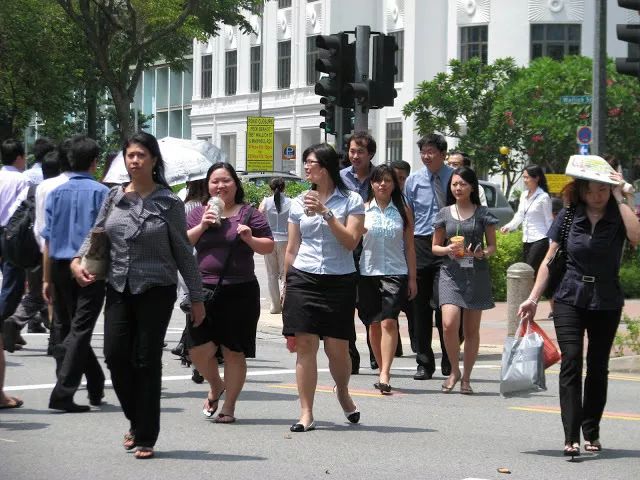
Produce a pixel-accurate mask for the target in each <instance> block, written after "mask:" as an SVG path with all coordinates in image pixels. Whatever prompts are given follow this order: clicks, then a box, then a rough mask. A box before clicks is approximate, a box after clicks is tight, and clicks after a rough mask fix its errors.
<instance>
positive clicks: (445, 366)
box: [440, 358, 451, 377]
mask: <svg viewBox="0 0 640 480" xmlns="http://www.w3.org/2000/svg"><path fill="white" fill-rule="evenodd" d="M440 370H441V371H442V375H444V376H445V377H448V376H449V375H451V363H450V362H449V360H448V359H447V360H445V359H444V358H443V359H442V363H441V364H440Z"/></svg>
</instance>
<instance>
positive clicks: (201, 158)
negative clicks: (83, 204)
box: [103, 137, 226, 185]
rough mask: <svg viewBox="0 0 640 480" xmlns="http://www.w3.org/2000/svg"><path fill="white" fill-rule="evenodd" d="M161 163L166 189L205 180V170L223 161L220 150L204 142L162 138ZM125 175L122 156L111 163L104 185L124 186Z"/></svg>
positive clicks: (223, 155) (223, 156)
mask: <svg viewBox="0 0 640 480" xmlns="http://www.w3.org/2000/svg"><path fill="white" fill-rule="evenodd" d="M158 144H159V145H160V153H162V159H163V160H164V174H165V178H166V179H167V182H168V183H169V185H179V184H181V183H185V182H188V181H191V180H200V179H202V178H205V176H206V175H207V170H209V167H210V166H211V165H213V164H214V163H216V162H224V161H226V155H225V154H224V152H222V150H220V149H219V148H218V147H216V146H215V145H213V144H212V143H210V142H207V141H206V140H186V139H182V138H173V137H165V138H161V139H160V140H158ZM128 181H129V174H128V173H127V169H126V167H125V165H124V157H123V156H122V152H120V153H118V155H117V156H116V158H114V159H113V162H112V163H111V167H110V168H109V171H108V172H107V175H106V176H105V177H104V180H103V182H104V183H124V182H128Z"/></svg>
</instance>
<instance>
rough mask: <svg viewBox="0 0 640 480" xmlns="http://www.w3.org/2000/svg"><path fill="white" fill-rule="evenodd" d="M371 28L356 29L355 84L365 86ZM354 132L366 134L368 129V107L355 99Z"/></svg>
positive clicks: (367, 76) (360, 26)
mask: <svg viewBox="0 0 640 480" xmlns="http://www.w3.org/2000/svg"><path fill="white" fill-rule="evenodd" d="M370 35H371V27H369V25H358V26H357V27H356V78H355V79H354V80H355V82H356V83H357V82H362V83H364V84H365V85H366V84H367V83H368V81H369V36H370ZM354 113H355V118H354V129H355V131H364V132H366V131H367V130H368V129H369V107H368V106H367V104H364V105H363V104H362V102H360V101H359V100H358V99H357V98H356V102H355V112H354Z"/></svg>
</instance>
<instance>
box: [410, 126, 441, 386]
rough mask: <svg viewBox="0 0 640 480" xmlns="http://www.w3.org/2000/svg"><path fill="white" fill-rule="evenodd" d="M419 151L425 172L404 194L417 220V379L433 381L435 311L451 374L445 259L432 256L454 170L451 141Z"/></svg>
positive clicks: (433, 140) (427, 140)
mask: <svg viewBox="0 0 640 480" xmlns="http://www.w3.org/2000/svg"><path fill="white" fill-rule="evenodd" d="M418 148H419V150H420V159H421V160H422V163H423V164H424V168H422V169H420V170H419V171H417V172H415V173H413V174H412V175H410V176H409V178H408V179H407V181H406V183H405V187H404V193H405V196H406V197H407V202H408V203H409V206H410V207H411V209H412V210H413V215H414V217H415V233H414V235H415V243H416V261H417V282H418V294H417V295H416V297H415V298H414V300H413V305H414V322H415V325H414V329H415V330H414V333H415V339H416V362H417V363H418V368H417V370H416V373H415V375H414V376H413V378H414V379H416V380H429V379H430V378H431V377H432V376H433V373H434V372H435V369H436V365H435V358H434V355H433V349H432V348H431V339H432V336H433V313H434V310H435V318H436V326H437V328H438V333H439V334H440V346H441V349H442V363H441V366H442V374H443V375H445V376H448V375H449V374H450V373H451V365H450V364H449V360H448V358H447V353H446V350H445V346H444V339H443V336H442V312H441V311H440V308H439V307H438V303H437V288H438V285H437V279H438V273H439V270H440V264H441V263H442V259H441V258H440V257H437V256H435V255H434V254H433V253H432V251H431V245H432V237H433V230H434V229H433V222H434V221H435V218H436V214H437V213H438V211H439V210H440V209H441V208H443V207H445V206H446V198H447V193H446V192H447V186H448V184H449V179H450V178H451V173H452V172H453V169H451V167H449V166H447V165H445V163H444V160H445V157H446V153H447V141H446V140H445V138H444V137H443V136H442V135H438V134H431V135H427V136H425V137H422V138H421V139H420V140H419V141H418Z"/></svg>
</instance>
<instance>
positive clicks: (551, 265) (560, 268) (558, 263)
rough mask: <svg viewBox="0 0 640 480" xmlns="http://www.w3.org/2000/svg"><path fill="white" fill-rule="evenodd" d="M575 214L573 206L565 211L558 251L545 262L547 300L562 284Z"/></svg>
mask: <svg viewBox="0 0 640 480" xmlns="http://www.w3.org/2000/svg"><path fill="white" fill-rule="evenodd" d="M575 212H576V208H575V206H573V205H571V206H570V207H568V208H567V209H566V210H565V214H564V219H563V220H562V226H561V227H560V246H559V247H558V250H556V253H554V254H553V257H551V258H550V259H549V261H548V262H547V268H548V269H549V279H548V281H547V288H546V290H545V296H546V297H547V298H551V297H553V294H554V293H555V292H556V290H557V289H558V287H559V286H560V282H562V279H563V278H564V274H565V272H566V271H567V238H568V236H569V230H570V229H571V224H572V223H573V215H574V214H575Z"/></svg>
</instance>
